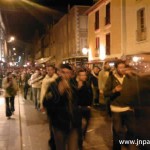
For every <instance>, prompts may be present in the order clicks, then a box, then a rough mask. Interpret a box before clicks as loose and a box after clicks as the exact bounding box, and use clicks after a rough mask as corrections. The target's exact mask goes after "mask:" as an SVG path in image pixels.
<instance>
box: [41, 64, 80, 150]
mask: <svg viewBox="0 0 150 150" xmlns="http://www.w3.org/2000/svg"><path fill="white" fill-rule="evenodd" d="M60 75H61V77H59V78H58V79H57V80H56V81H55V82H53V83H51V85H50V87H49V88H48V91H47V93H46V97H45V99H44V102H43V105H44V107H45V108H46V110H47V114H48V117H49V120H50V122H51V123H50V124H51V125H52V132H53V134H54V139H55V144H56V150H66V149H67V150H77V149H78V138H79V136H78V130H79V127H80V124H81V123H80V121H81V119H80V115H79V110H78V108H77V96H76V95H77V93H76V89H75V88H74V87H73V86H72V84H71V82H70V80H71V77H72V68H71V67H70V66H69V65H68V64H63V65H61V67H60Z"/></svg>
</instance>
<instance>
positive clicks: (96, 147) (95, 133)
mask: <svg viewBox="0 0 150 150" xmlns="http://www.w3.org/2000/svg"><path fill="white" fill-rule="evenodd" d="M0 118H1V119H0V150H48V139H49V127H48V122H47V117H46V114H45V115H43V114H42V113H41V112H38V111H37V110H36V109H35V108H34V104H33V102H32V101H30V100H25V101H24V100H23V98H22V96H21V94H19V95H17V96H16V98H15V114H14V115H13V116H12V119H10V120H8V119H7V118H6V117H5V103H4V98H2V97H0ZM111 146H112V135H111V123H110V119H109V118H107V117H106V114H105V112H104V111H99V110H96V109H92V118H91V123H90V126H89V129H88V132H87V137H86V140H85V142H84V150H111Z"/></svg>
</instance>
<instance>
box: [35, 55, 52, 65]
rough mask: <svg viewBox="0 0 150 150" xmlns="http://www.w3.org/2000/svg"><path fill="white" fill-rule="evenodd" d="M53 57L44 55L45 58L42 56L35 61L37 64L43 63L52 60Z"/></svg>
mask: <svg viewBox="0 0 150 150" xmlns="http://www.w3.org/2000/svg"><path fill="white" fill-rule="evenodd" d="M52 58H53V57H51V56H50V57H44V58H40V59H38V60H36V61H35V63H36V64H43V63H46V62H47V61H49V60H51V59H52Z"/></svg>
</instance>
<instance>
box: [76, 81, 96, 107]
mask: <svg viewBox="0 0 150 150" xmlns="http://www.w3.org/2000/svg"><path fill="white" fill-rule="evenodd" d="M73 85H74V87H75V88H76V91H77V98H78V100H77V104H78V106H82V107H86V106H91V105H92V100H93V93H92V87H91V85H90V84H89V83H88V82H84V83H83V86H82V87H81V88H78V82H77V81H76V79H74V80H73Z"/></svg>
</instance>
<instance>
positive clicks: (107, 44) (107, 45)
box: [106, 33, 110, 55]
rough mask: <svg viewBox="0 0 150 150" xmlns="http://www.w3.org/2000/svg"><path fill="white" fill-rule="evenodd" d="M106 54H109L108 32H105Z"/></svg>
mask: <svg viewBox="0 0 150 150" xmlns="http://www.w3.org/2000/svg"><path fill="white" fill-rule="evenodd" d="M106 55H110V33H108V34H106Z"/></svg>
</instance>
